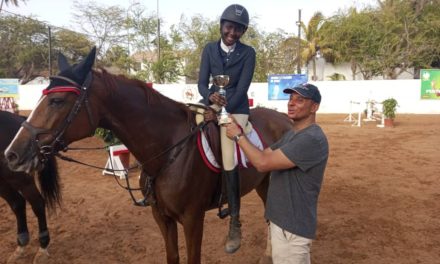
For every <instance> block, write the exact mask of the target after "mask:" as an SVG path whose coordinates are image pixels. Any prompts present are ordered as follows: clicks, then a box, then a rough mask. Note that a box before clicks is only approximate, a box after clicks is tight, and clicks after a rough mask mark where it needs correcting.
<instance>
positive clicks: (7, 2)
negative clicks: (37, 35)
mask: <svg viewBox="0 0 440 264" xmlns="http://www.w3.org/2000/svg"><path fill="white" fill-rule="evenodd" d="M24 1H25V0H23V2H24ZM3 2H4V3H5V4H9V3H12V4H13V5H15V6H18V0H2V2H1V3H0V11H1V10H2V8H3Z"/></svg>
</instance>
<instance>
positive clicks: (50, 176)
mask: <svg viewBox="0 0 440 264" xmlns="http://www.w3.org/2000/svg"><path fill="white" fill-rule="evenodd" d="M38 180H39V182H40V187H41V194H42V195H43V197H44V199H45V201H46V205H47V207H48V209H50V210H55V208H56V205H57V204H58V206H61V188H60V182H59V175H58V164H57V162H56V159H55V157H51V158H50V159H49V160H47V162H46V163H45V164H44V168H43V170H41V171H40V172H39V173H38Z"/></svg>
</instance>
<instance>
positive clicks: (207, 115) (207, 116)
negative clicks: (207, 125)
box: [203, 109, 217, 122]
mask: <svg viewBox="0 0 440 264" xmlns="http://www.w3.org/2000/svg"><path fill="white" fill-rule="evenodd" d="M203 119H204V121H205V122H209V121H217V115H216V113H215V111H214V109H207V110H206V111H205V112H204V113H203Z"/></svg>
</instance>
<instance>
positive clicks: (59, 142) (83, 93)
mask: <svg viewBox="0 0 440 264" xmlns="http://www.w3.org/2000/svg"><path fill="white" fill-rule="evenodd" d="M50 78H51V79H58V80H62V81H65V82H67V83H69V85H70V86H55V87H51V88H46V89H44V90H43V95H47V94H49V93H53V92H73V93H75V94H77V95H78V98H77V99H76V101H75V103H74V105H73V107H72V109H71V110H70V112H69V114H68V115H67V117H66V118H65V119H64V121H63V123H61V125H60V126H58V128H57V129H56V130H54V131H53V130H51V129H45V128H37V127H34V126H32V125H31V124H30V123H29V122H27V121H24V122H23V123H22V124H21V125H22V126H23V128H25V129H27V130H28V131H29V133H31V137H32V139H31V140H32V141H31V142H32V146H31V147H32V150H31V151H33V150H37V153H38V155H39V159H40V161H41V162H42V163H44V162H45V161H46V160H47V159H48V158H50V157H51V156H53V155H54V154H55V153H56V152H58V151H59V150H62V149H65V148H66V147H67V146H66V144H65V142H64V140H63V136H64V133H65V132H66V129H67V128H68V127H69V125H70V124H71V123H72V121H73V119H74V118H75V117H76V115H77V114H78V112H79V110H80V109H81V107H82V105H83V104H85V106H86V110H87V115H88V118H89V122H90V125H91V127H92V128H93V127H95V124H94V122H93V118H92V113H91V109H90V105H89V101H88V98H87V92H88V89H89V88H90V84H91V83H92V79H93V77H92V72H91V71H90V72H89V73H88V74H87V77H86V80H85V81H84V83H83V84H82V85H79V84H78V83H77V82H75V81H73V80H72V79H69V78H67V77H64V76H59V75H56V76H51V77H50ZM42 134H49V135H51V136H52V137H53V140H52V142H50V143H49V144H46V145H41V144H40V141H39V135H42Z"/></svg>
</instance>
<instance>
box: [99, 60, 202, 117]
mask: <svg viewBox="0 0 440 264" xmlns="http://www.w3.org/2000/svg"><path fill="white" fill-rule="evenodd" d="M93 72H94V73H95V74H96V75H97V76H98V78H100V79H102V81H103V82H104V85H105V86H106V87H107V89H108V91H109V92H110V95H113V92H115V91H116V90H117V87H118V84H117V83H118V82H123V83H126V84H127V86H133V87H137V88H139V89H142V90H143V92H144V94H145V98H146V99H147V100H146V103H147V104H150V103H151V102H154V101H158V102H161V103H170V104H174V105H175V106H177V108H178V109H180V110H181V111H183V112H184V113H185V114H186V116H187V118H188V123H189V124H190V122H191V123H193V122H195V121H194V115H193V114H192V112H191V110H190V109H189V107H188V106H187V105H185V104H183V103H180V102H177V101H174V100H173V99H171V98H168V97H166V96H164V95H162V94H161V93H159V92H158V91H157V90H156V89H154V88H153V87H148V86H147V83H146V82H143V81H140V80H137V79H131V78H128V77H126V76H124V75H122V74H118V75H115V74H112V73H110V72H108V71H107V70H106V69H104V68H99V69H98V70H94V71H93Z"/></svg>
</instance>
